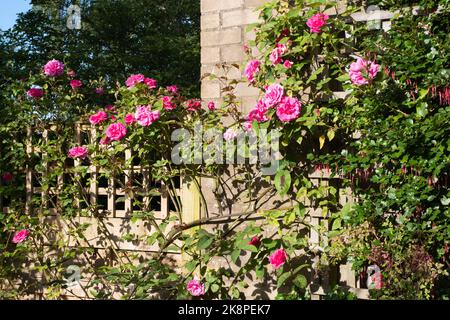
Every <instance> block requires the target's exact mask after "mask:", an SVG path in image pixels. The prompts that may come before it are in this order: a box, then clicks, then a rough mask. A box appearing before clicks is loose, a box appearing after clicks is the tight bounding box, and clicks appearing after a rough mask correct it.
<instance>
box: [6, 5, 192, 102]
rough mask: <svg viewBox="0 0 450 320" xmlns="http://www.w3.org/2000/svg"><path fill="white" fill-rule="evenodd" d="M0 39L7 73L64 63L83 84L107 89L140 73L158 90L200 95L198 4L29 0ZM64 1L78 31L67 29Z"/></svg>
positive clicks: (18, 75) (18, 73) (21, 74)
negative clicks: (77, 17) (77, 19)
mask: <svg viewBox="0 0 450 320" xmlns="http://www.w3.org/2000/svg"><path fill="white" fill-rule="evenodd" d="M31 3H32V5H33V6H32V9H30V10H29V11H28V12H26V13H23V14H20V15H19V18H18V20H17V22H16V24H15V26H14V27H13V28H11V29H10V30H8V31H6V32H4V33H3V35H2V43H3V44H4V45H3V47H4V50H6V52H8V54H7V56H6V59H7V60H8V62H9V68H10V74H12V75H14V76H15V77H16V78H18V77H24V76H26V75H27V74H28V73H29V72H30V70H32V71H36V69H38V68H40V67H41V66H42V65H43V64H45V62H47V61H48V60H50V59H52V58H56V59H60V60H63V61H64V62H65V63H66V64H67V65H68V66H69V67H70V68H73V69H74V70H76V71H77V73H78V77H79V78H81V79H82V80H87V79H92V78H98V77H100V76H102V77H104V78H105V79H106V81H107V82H108V83H109V84H110V85H114V83H115V82H116V81H120V82H122V83H123V81H124V80H125V79H126V77H127V76H128V75H130V74H131V73H143V74H145V75H146V76H148V77H152V78H155V79H156V80H158V82H159V83H160V85H171V84H177V85H179V86H180V88H182V89H184V92H185V93H186V94H189V95H196V94H198V93H199V77H200V53H199V47H200V45H199V42H200V41H199V39H200V27H199V24H200V21H199V20H200V5H199V1H191V0H165V1H157V0H112V1H111V0H79V1H70V0H57V1H49V0H32V1H31ZM71 4H76V5H78V6H79V7H80V8H81V29H70V28H68V26H67V21H68V19H70V12H68V11H67V9H68V7H69V6H70V5H71Z"/></svg>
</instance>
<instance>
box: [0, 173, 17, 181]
mask: <svg viewBox="0 0 450 320" xmlns="http://www.w3.org/2000/svg"><path fill="white" fill-rule="evenodd" d="M13 178H14V176H13V175H12V173H11V172H5V173H3V175H2V179H3V181H4V182H6V183H10V182H11V181H12V179H13Z"/></svg>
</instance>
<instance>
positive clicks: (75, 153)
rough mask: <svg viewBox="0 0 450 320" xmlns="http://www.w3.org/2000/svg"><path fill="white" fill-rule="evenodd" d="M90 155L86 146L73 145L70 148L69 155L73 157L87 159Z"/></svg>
mask: <svg viewBox="0 0 450 320" xmlns="http://www.w3.org/2000/svg"><path fill="white" fill-rule="evenodd" d="M87 155H88V150H87V148H86V147H84V146H82V147H73V148H72V149H70V150H69V152H68V156H69V157H70V158H73V159H77V158H79V159H85V158H86V157H87Z"/></svg>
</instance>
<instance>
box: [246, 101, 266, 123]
mask: <svg viewBox="0 0 450 320" xmlns="http://www.w3.org/2000/svg"><path fill="white" fill-rule="evenodd" d="M267 109H268V107H267V105H266V104H265V103H264V101H263V100H259V101H258V104H257V105H256V107H254V108H253V109H251V110H250V111H249V112H248V114H247V121H250V122H252V121H254V120H256V121H257V122H264V121H267V120H269V118H268V117H267V116H266V112H267Z"/></svg>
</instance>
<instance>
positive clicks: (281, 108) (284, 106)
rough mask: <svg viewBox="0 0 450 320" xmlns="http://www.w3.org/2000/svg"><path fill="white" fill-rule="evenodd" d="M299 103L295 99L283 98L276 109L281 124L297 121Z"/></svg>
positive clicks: (299, 108)
mask: <svg viewBox="0 0 450 320" xmlns="http://www.w3.org/2000/svg"><path fill="white" fill-rule="evenodd" d="M300 110H301V103H300V101H298V100H297V99H295V98H290V97H284V98H283V100H281V102H280V104H279V105H278V107H277V116H278V119H280V120H281V121H283V122H289V121H291V120H294V119H297V118H298V116H299V115H300Z"/></svg>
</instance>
